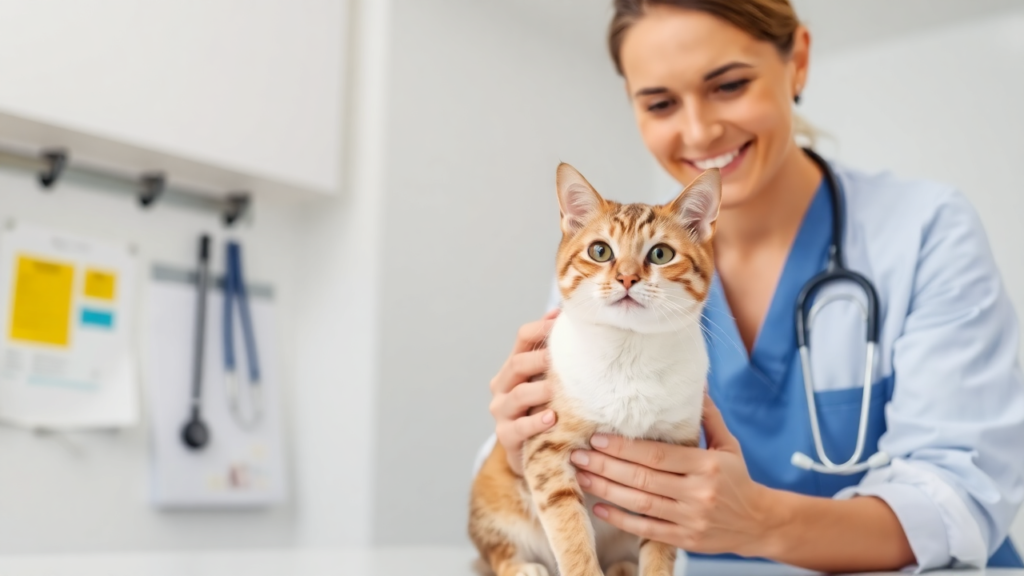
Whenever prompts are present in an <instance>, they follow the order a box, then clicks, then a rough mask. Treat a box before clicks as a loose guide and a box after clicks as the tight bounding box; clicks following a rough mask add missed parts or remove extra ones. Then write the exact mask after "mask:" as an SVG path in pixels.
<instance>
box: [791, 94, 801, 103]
mask: <svg viewBox="0 0 1024 576" xmlns="http://www.w3.org/2000/svg"><path fill="white" fill-rule="evenodd" d="M799 103H800V95H799V94H797V95H796V96H793V104H799Z"/></svg>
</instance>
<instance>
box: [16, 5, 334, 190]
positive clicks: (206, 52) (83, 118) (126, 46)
mask: <svg viewBox="0 0 1024 576" xmlns="http://www.w3.org/2000/svg"><path fill="white" fill-rule="evenodd" d="M345 5H346V1H345V0H288V1H285V0H147V1H144V2H141V1H138V0H46V1H41V2H25V1H24V0H0V82H2V85H3V89H2V90H0V114H2V115H3V116H4V117H5V118H6V120H7V122H6V128H7V129H6V130H2V131H0V138H3V137H7V138H8V139H9V138H11V136H12V134H10V132H12V131H13V132H16V133H17V134H15V135H14V136H15V137H16V139H18V140H22V141H26V143H27V144H40V145H54V144H60V145H68V146H69V147H71V145H74V146H75V147H76V148H77V151H78V152H80V153H81V154H80V155H79V156H80V157H82V155H84V156H86V157H87V156H95V157H98V158H100V159H102V160H106V161H111V162H113V163H116V164H118V165H123V166H124V167H126V168H130V169H135V168H139V169H146V168H167V169H168V171H170V170H177V171H178V172H182V171H184V172H185V176H186V177H187V178H188V179H190V180H193V181H200V180H210V179H211V173H213V174H214V177H213V180H214V182H213V184H216V185H234V186H242V185H245V184H249V185H250V186H251V187H255V188H261V187H262V188H274V189H278V190H286V191H289V192H293V193H295V194H297V195H302V194H303V193H307V194H306V195H312V196H316V195H317V194H330V193H333V192H334V191H336V190H337V188H338V182H339V177H340V174H339V163H340V159H341V152H340V150H339V146H340V141H341V131H342V126H341V120H340V118H341V109H342V92H343V89H342V86H343V62H344V58H345V54H344V42H345V37H346V34H345V26H346V22H345V16H346V10H345ZM12 126H13V128H12ZM83 138H84V140H83ZM105 145H112V146H105ZM83 146H85V148H84V149H83ZM97 147H98V148H99V149H100V150H98V151H97ZM108 148H112V149H116V152H115V153H111V150H110V149H108ZM72 152H73V153H75V152H76V149H74V148H73V149H72ZM190 167H191V168H190ZM204 171H205V172H204ZM218 171H221V172H223V174H220V175H219V176H217V175H216V173H217V172H218ZM172 177H173V174H172Z"/></svg>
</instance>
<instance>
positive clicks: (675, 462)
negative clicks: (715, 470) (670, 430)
mask: <svg viewBox="0 0 1024 576" xmlns="http://www.w3.org/2000/svg"><path fill="white" fill-rule="evenodd" d="M590 445H591V447H593V449H594V450H597V451H599V452H602V453H604V454H608V455H610V456H614V457H615V458H618V459H620V460H627V461H629V462H634V463H636V464H641V465H643V466H646V467H648V468H651V469H654V470H661V471H664V472H671V473H673V474H694V473H697V472H700V471H702V470H703V469H704V468H705V467H706V466H707V464H708V461H709V459H710V456H709V455H708V453H707V451H706V450H701V449H700V448H691V447H689V446H677V445H675V444H666V443H664V442H657V441H655V440H627V439H625V438H623V437H621V436H606V435H604V434H595V435H594V436H592V437H591V438H590Z"/></svg>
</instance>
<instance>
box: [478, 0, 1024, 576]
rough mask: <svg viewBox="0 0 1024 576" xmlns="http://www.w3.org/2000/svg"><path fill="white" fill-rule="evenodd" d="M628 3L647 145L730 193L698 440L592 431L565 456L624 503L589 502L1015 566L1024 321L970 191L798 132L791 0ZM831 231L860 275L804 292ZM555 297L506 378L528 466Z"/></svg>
mask: <svg viewBox="0 0 1024 576" xmlns="http://www.w3.org/2000/svg"><path fill="white" fill-rule="evenodd" d="M614 4H615V15H614V18H613V21H612V23H611V27H610V33H609V45H610V49H611V54H612V58H613V60H614V63H615V65H616V67H617V68H618V70H619V72H620V73H621V75H622V76H623V78H624V79H625V85H626V90H627V92H628V96H629V100H630V102H631V104H632V107H633V111H634V113H635V115H636V120H637V125H638V127H639V129H640V133H641V135H642V137H643V140H644V142H645V144H646V146H647V148H648V149H649V150H650V152H651V153H652V154H653V155H654V157H655V158H656V159H657V160H658V162H659V163H660V164H661V166H662V167H663V168H664V169H665V170H666V171H668V172H669V173H670V174H671V175H672V176H674V177H675V179H676V180H678V181H679V182H680V184H685V183H688V182H690V181H691V180H693V179H694V178H695V177H696V176H697V175H698V174H700V173H701V172H702V171H703V170H705V169H707V168H712V167H718V168H720V169H721V174H722V178H723V202H722V208H721V211H720V213H719V217H718V220H717V229H716V233H715V236H714V249H715V265H716V269H717V270H716V277H715V282H714V284H713V287H712V291H711V294H710V296H709V297H708V302H707V305H706V308H705V318H704V323H703V324H704V328H705V329H706V340H707V345H708V351H709V355H710V358H711V370H710V373H709V375H708V392H709V394H708V395H709V397H708V398H707V399H706V401H705V417H704V442H705V444H706V449H699V448H685V447H677V446H672V445H667V444H661V443H656V442H649V441H634V442H626V441H624V440H623V439H621V438H617V437H594V438H593V439H592V440H591V444H592V447H593V449H592V450H587V451H579V452H577V453H574V455H573V459H572V460H573V463H574V464H575V465H576V467H577V469H578V470H579V474H578V479H579V482H580V485H581V487H582V489H583V490H585V491H587V492H589V493H591V494H593V495H596V496H598V497H601V498H603V499H605V500H607V501H608V502H610V503H612V504H614V505H615V507H613V506H604V505H598V506H597V507H596V509H595V514H597V515H598V516H600V517H601V518H604V519H605V521H607V522H609V523H611V524H613V525H615V526H618V527H620V528H622V529H625V530H627V531H630V532H633V533H635V534H638V535H640V536H642V537H646V538H650V539H654V540H659V541H663V542H667V543H672V544H675V545H676V546H678V547H679V548H682V549H684V550H686V551H688V552H690V553H693V554H726V555H738V556H741V557H761V558H767V559H770V560H775V561H779V562H784V563H788V564H793V565H797V566H801V567H805V568H809V569H814V570H821V571H828V572H832V571H842V572H847V571H868V570H892V569H902V568H914V567H916V568H917V569H918V570H926V569H932V568H939V567H947V566H961V565H967V566H977V567H980V566H985V565H986V564H987V565H988V566H1004V567H1021V566H1022V562H1021V558H1020V556H1019V555H1018V554H1017V552H1016V550H1015V549H1014V546H1013V544H1012V543H1011V542H1010V541H1009V540H1008V539H1007V532H1008V529H1009V526H1010V523H1011V521H1012V520H1013V518H1014V516H1015V515H1016V513H1017V510H1018V507H1019V506H1020V504H1021V500H1022V498H1024V381H1022V375H1021V371H1020V368H1019V365H1018V359H1017V351H1018V347H1019V331H1018V326H1017V319H1016V316H1015V313H1014V310H1013V309H1012V307H1011V304H1010V301H1009V298H1008V296H1007V293H1006V290H1005V288H1004V287H1003V284H1002V282H1001V280H1000V277H999V272H998V270H997V269H996V266H995V263H994V261H993V257H992V254H991V251H990V249H989V245H988V241H987V239H986V237H985V233H984V231H983V229H982V225H981V222H980V221H979V219H978V217H977V215H976V214H975V212H974V210H973V209H972V207H971V206H970V204H969V203H968V202H967V201H966V200H965V199H964V197H963V196H962V195H961V194H960V193H958V192H957V191H955V190H953V189H951V188H950V187H948V186H944V185H941V184H936V183H931V182H925V181H904V180H898V179H896V178H895V177H893V176H890V175H884V174H883V175H868V174H865V173H862V172H858V171H856V170H854V169H851V168H848V167H845V166H841V165H838V164H835V163H830V162H825V161H820V162H819V161H816V160H815V156H814V155H813V154H812V153H809V152H807V151H804V150H802V149H801V148H800V147H799V146H798V145H797V142H796V140H795V132H796V129H795V126H797V125H798V122H797V120H796V118H795V115H794V107H795V106H796V104H797V103H798V102H799V99H800V93H801V91H802V90H803V88H804V85H805V83H806V80H807V75H808V72H809V70H808V54H809V49H810V34H809V33H808V31H807V29H806V28H804V27H803V26H801V25H800V22H799V20H798V19H797V17H796V15H795V14H794V12H793V9H792V7H791V6H790V5H789V3H788V2H787V1H786V0H659V1H654V0H648V1H643V0H616V1H615V3H614ZM851 113H854V114H856V113H870V112H869V111H851ZM833 174H834V178H835V182H830V177H829V176H830V175H833ZM837 202H838V204H839V205H838V206H837V205H836V203H837ZM837 215H838V216H839V217H838V218H837V217H836V216H837ZM837 247H838V253H839V256H841V262H840V263H841V264H842V265H843V266H845V269H849V270H851V271H853V273H855V274H858V275H860V276H861V277H863V279H864V280H865V281H866V282H867V283H868V284H867V289H865V287H864V286H861V285H858V284H856V283H855V282H842V281H840V282H834V283H831V284H830V285H829V286H826V287H822V288H821V289H820V290H817V291H811V293H810V294H805V296H807V301H806V302H804V304H805V306H798V301H800V300H801V291H802V289H803V288H804V287H805V286H806V285H808V283H809V282H810V281H811V280H812V279H813V278H815V277H816V276H818V275H819V274H821V273H823V272H825V271H826V270H832V271H834V270H835V269H836V267H835V266H834V264H835V263H836V260H835V256H836V254H837ZM872 293H874V294H876V295H877V312H876V314H877V325H875V326H874V330H873V331H872V330H871V329H870V324H871V306H870V305H871V299H872V295H873V294H872ZM826 299H828V301H829V302H828V305H827V306H821V307H815V304H817V303H819V302H823V301H824V300H826ZM555 305H557V303H555ZM798 312H801V313H802V314H803V316H804V320H808V321H809V322H810V324H811V329H810V330H809V331H808V334H809V340H808V341H807V345H808V346H807V350H808V351H809V354H808V357H807V358H804V359H803V360H802V359H801V354H800V353H799V351H798V330H797V328H796V326H795V322H794V320H795V317H796V315H797V313H798ZM555 314H557V312H552V313H549V314H548V315H547V316H546V317H545V318H544V319H542V320H539V321H537V322H533V323H530V324H527V325H525V326H523V327H522V328H521V329H520V330H519V333H518V337H517V339H516V343H515V345H514V348H513V350H512V354H511V355H510V357H509V360H508V361H507V362H506V363H505V365H504V366H503V367H502V368H501V370H500V371H499V372H498V374H497V375H496V376H495V377H494V379H493V381H492V382H491V389H492V392H493V394H494V401H493V403H492V405H491V411H492V413H493V415H494V417H495V419H496V421H497V424H496V437H497V441H499V442H501V443H502V445H503V446H504V447H505V449H506V450H507V452H508V454H509V464H510V465H511V466H512V467H513V469H514V470H517V471H518V470H521V462H520V453H521V452H520V450H521V446H522V444H523V441H524V440H525V439H526V438H528V437H530V436H532V435H535V434H537V433H539V432H541V431H543V430H546V429H547V428H549V427H551V426H553V425H554V424H555V423H556V421H557V414H553V413H551V411H549V410H539V411H534V410H531V409H532V408H534V407H539V406H542V405H544V404H545V403H546V402H547V401H548V400H549V398H550V389H549V387H548V386H547V383H546V382H545V381H544V380H543V379H539V380H538V379H537V378H541V377H542V376H541V375H543V374H544V372H545V370H546V369H547V358H546V355H545V352H544V350H543V349H537V348H538V347H540V346H542V345H543V339H544V336H545V334H546V333H547V330H548V329H549V328H550V326H551V323H552V318H553V317H554V315H555ZM866 320H867V322H866ZM866 324H868V325H869V329H868V330H867V332H868V335H869V337H870V336H871V333H872V332H877V338H876V340H877V344H876V345H872V346H871V348H872V349H871V353H870V354H869V353H868V352H869V351H868V347H869V345H868V343H866V341H865V332H866V330H865V325H866ZM872 344H873V343H872ZM866 358H867V360H865V359H866ZM805 373H806V376H805ZM865 382H866V383H867V386H865ZM805 387H806V388H805ZM866 388H867V389H868V395H864V394H863V392H864V390H865V389H866ZM809 397H810V398H812V399H813V402H811V403H809V402H808V398H809ZM862 407H863V408H864V410H863V412H862ZM812 409H813V412H812ZM862 413H863V418H862ZM812 417H813V419H814V420H816V425H814V424H812ZM816 430H817V431H819V432H816ZM816 437H817V440H816ZM858 440H859V442H858ZM858 444H860V445H861V446H860V448H861V450H860V452H861V453H858V450H857V445H858ZM794 454H797V455H798V456H794ZM851 456H856V458H855V459H853V461H852V462H850V463H848V465H846V467H845V468H844V467H843V466H844V465H843V464H842V463H844V462H847V461H848V459H851ZM833 462H834V463H833ZM835 463H838V464H835ZM864 468H867V469H866V470H864ZM851 471H855V472H856V473H849V472H851ZM836 472H840V473H836ZM843 472H846V473H845V474H844V473H843ZM618 507H621V508H622V509H624V510H627V511H631V512H634V513H636V514H630V513H628V512H625V511H623V510H620V509H619V508H618Z"/></svg>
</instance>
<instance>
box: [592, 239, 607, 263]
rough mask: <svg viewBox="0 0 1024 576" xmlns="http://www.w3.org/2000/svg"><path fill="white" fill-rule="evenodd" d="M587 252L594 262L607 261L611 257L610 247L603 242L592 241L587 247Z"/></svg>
mask: <svg viewBox="0 0 1024 576" xmlns="http://www.w3.org/2000/svg"><path fill="white" fill-rule="evenodd" d="M587 254H589V255H590V257H591V258H593V259H594V262H607V261H609V260H611V259H612V247H611V246H609V245H608V244H606V243H604V242H594V243H593V244H591V245H590V248H588V249H587Z"/></svg>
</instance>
